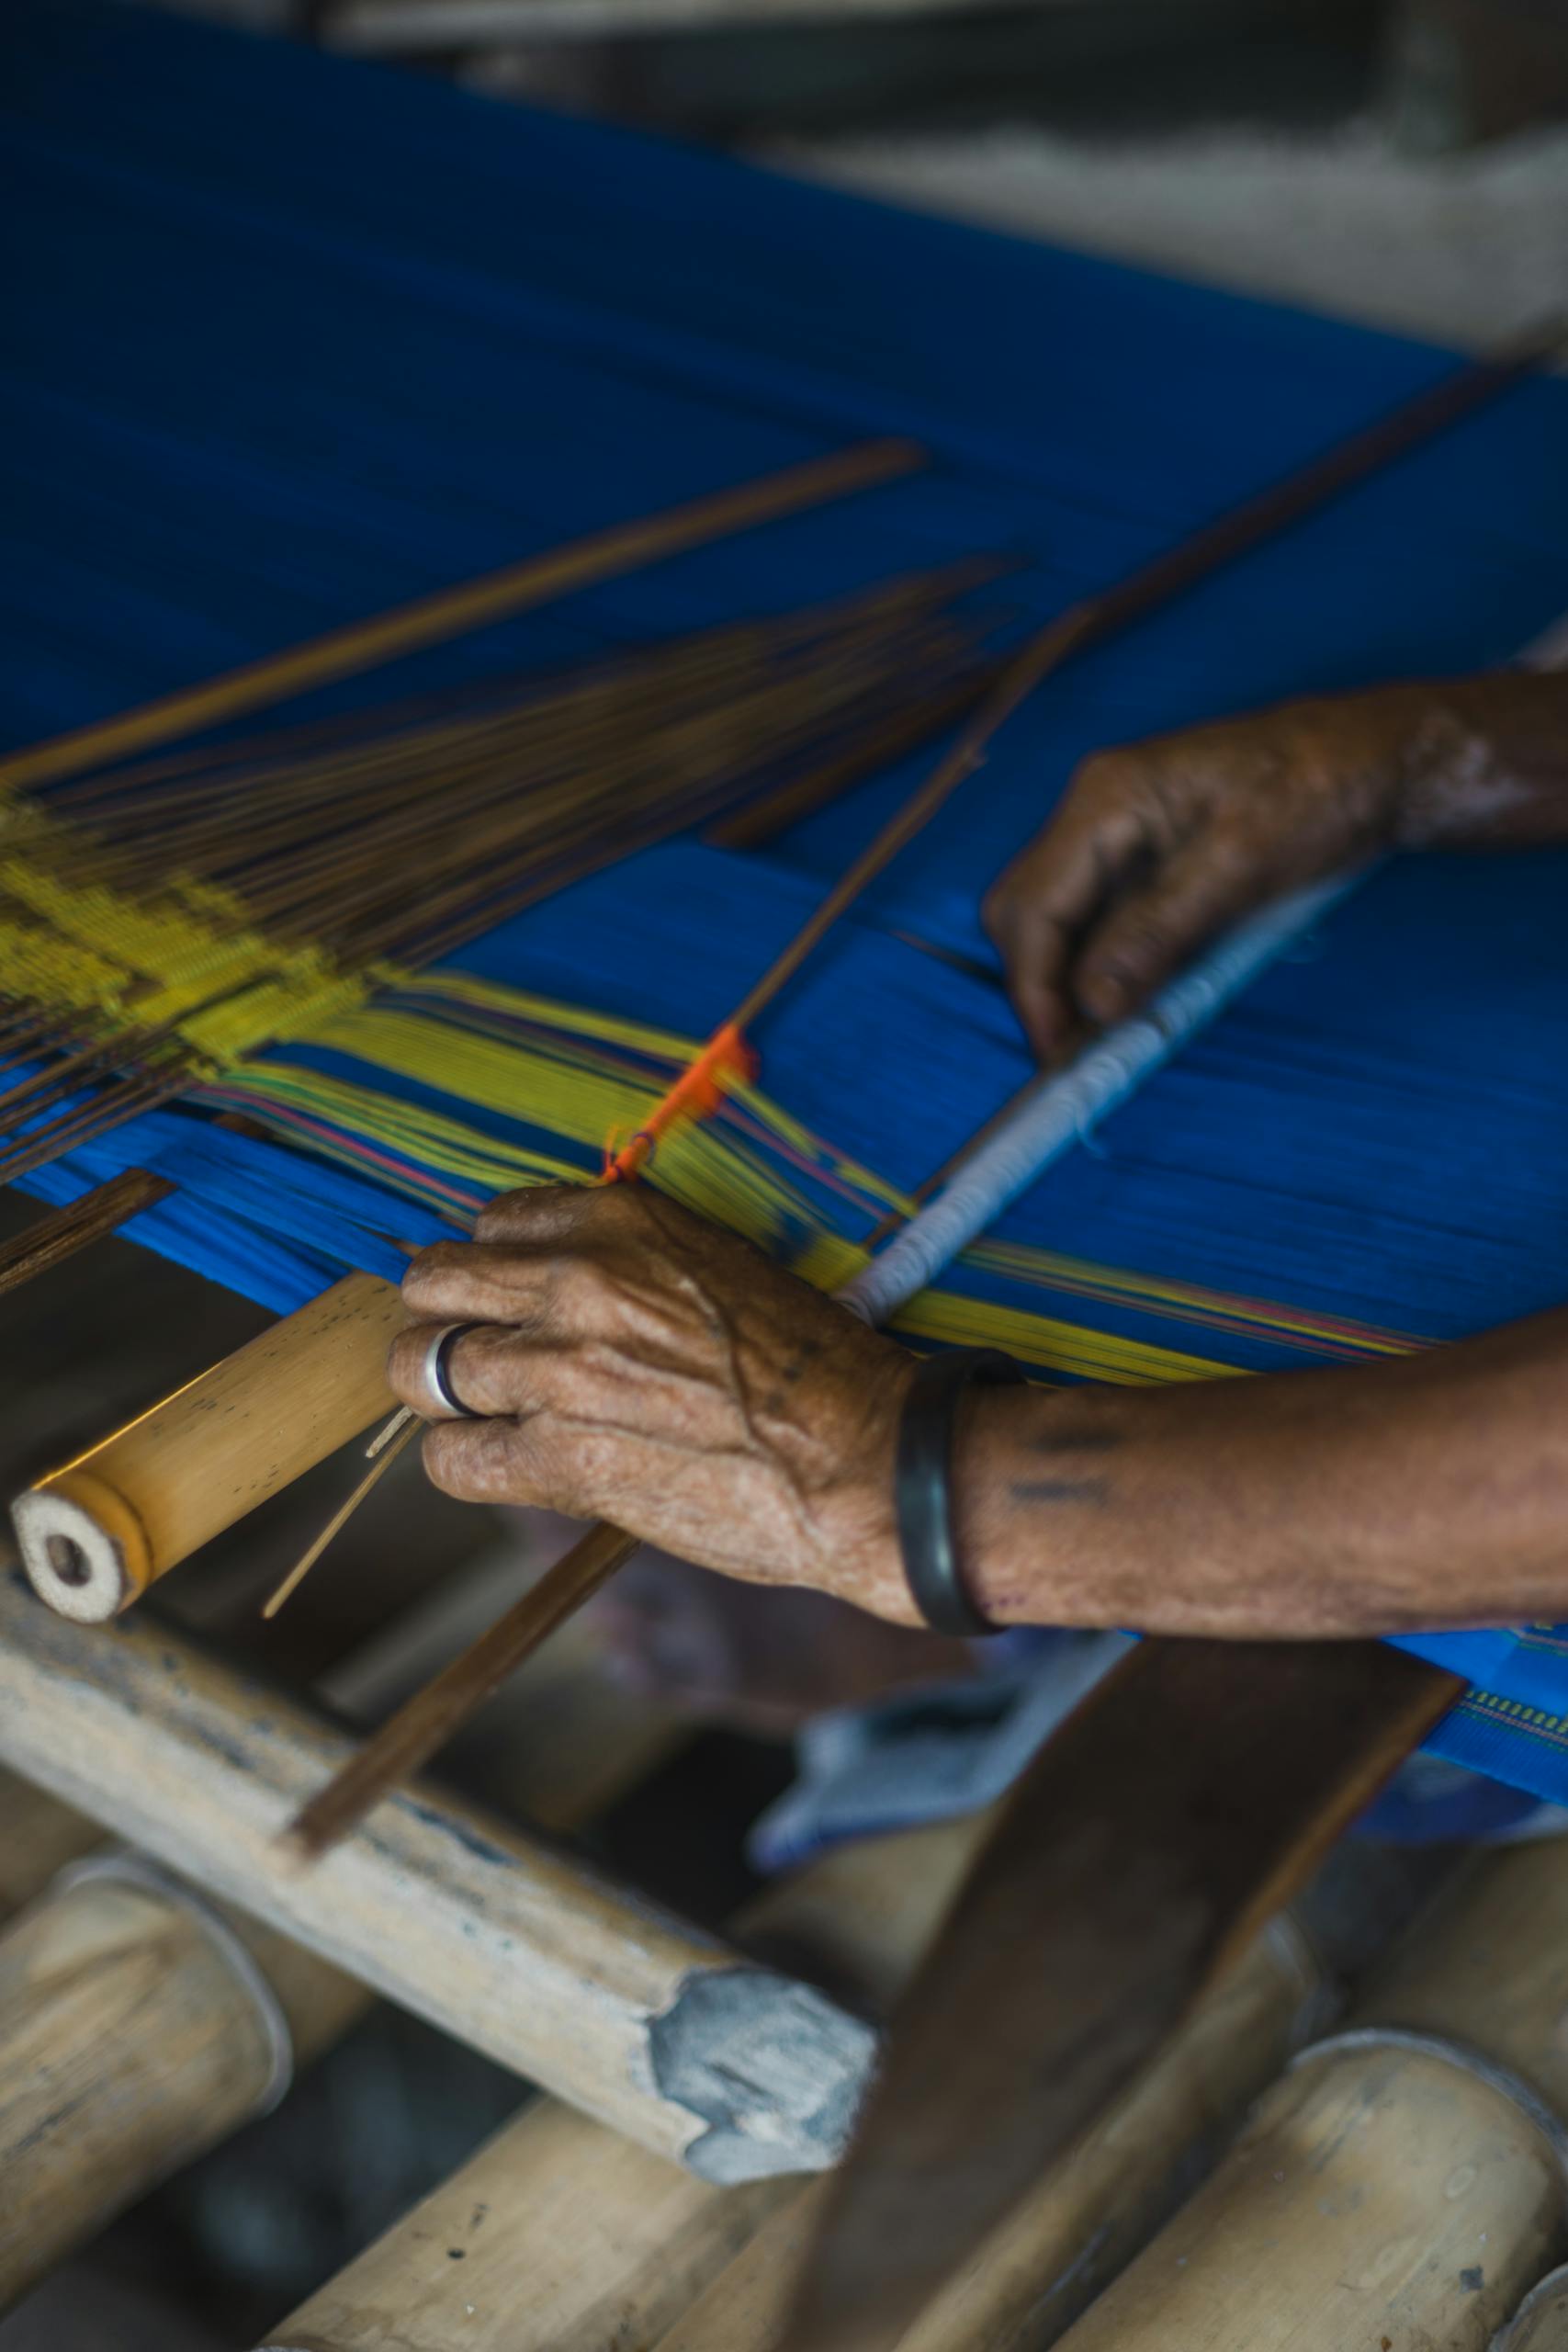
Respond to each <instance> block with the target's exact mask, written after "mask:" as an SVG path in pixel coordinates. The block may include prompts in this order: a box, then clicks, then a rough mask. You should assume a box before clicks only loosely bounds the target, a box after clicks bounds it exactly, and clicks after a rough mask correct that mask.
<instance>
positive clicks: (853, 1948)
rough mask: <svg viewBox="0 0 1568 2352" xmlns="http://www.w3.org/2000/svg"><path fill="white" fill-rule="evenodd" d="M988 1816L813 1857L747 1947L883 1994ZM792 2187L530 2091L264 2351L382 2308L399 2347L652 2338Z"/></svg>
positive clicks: (755, 1914) (910, 1957)
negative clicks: (665, 2146) (661, 2148)
mask: <svg viewBox="0 0 1568 2352" xmlns="http://www.w3.org/2000/svg"><path fill="white" fill-rule="evenodd" d="M982 1826H983V1824H982V1820H981V1817H979V1816H976V1817H975V1818H973V1819H971V1820H969V1821H964V1822H955V1823H953V1824H951V1825H948V1826H943V1827H942V1828H941V1829H932V1830H922V1831H916V1832H913V1833H910V1834H908V1835H904V1836H899V1837H892V1838H877V1839H873V1840H869V1841H867V1842H865V1843H863V1844H857V1845H854V1846H850V1847H845V1848H843V1849H840V1850H839V1851H838V1852H836V1853H833V1854H831V1855H829V1856H827V1857H825V1858H824V1859H823V1860H818V1861H815V1862H811V1863H808V1864H807V1865H806V1866H805V1868H804V1869H802V1870H800V1871H796V1872H795V1873H794V1874H793V1875H792V1876H791V1877H789V1878H787V1879H784V1880H782V1881H781V1882H780V1883H778V1884H777V1885H776V1886H775V1887H773V1888H770V1889H769V1890H768V1891H767V1892H766V1893H765V1894H763V1895H762V1896H761V1898H760V1900H759V1901H758V1902H757V1903H756V1904H754V1905H750V1906H749V1907H748V1909H747V1911H746V1913H745V1914H744V1916H743V1922H742V1927H743V1931H744V1933H745V1935H746V1939H747V1942H748V1944H749V1945H750V1944H751V1943H752V1942H754V1941H758V1940H760V1941H761V1944H762V1946H763V1947H764V1949H766V1950H768V1951H776V1950H779V1949H783V1948H785V1947H787V1949H788V1951H790V1953H791V1954H792V1955H793V1956H795V1957H796V1958H799V1957H801V1956H803V1955H806V1954H808V1955H809V1956H810V1960H811V1963H812V1965H813V1967H814V1969H816V1970H817V1971H818V1973H822V1974H824V1975H826V1976H828V1977H829V1978H831V1979H832V1981H834V1982H835V1983H843V1984H844V1985H849V1986H852V1987H853V1988H854V1989H855V1991H856V1992H857V1993H860V1994H863V1995H870V1996H874V1998H876V1999H878V2000H882V1999H884V1998H886V1996H890V1995H891V1994H892V1993H893V1992H894V1991H896V1990H897V1985H899V1984H900V1983H901V1982H902V1980H903V1978H904V1977H905V1976H906V1975H907V1974H908V1970H909V1969H910V1968H911V1967H912V1966H913V1964H914V1962H915V1960H916V1959H917V1958H918V1956H919V1951H920V1950H921V1949H922V1948H923V1946H924V1944H925V1942H926V1941H927V1940H928V1939H929V1937H930V1934H931V1928H933V1926H934V1924H935V1918H936V1916H937V1915H938V1914H939V1913H940V1910H941V1908H942V1904H943V1902H944V1901H945V1899H946V1896H947V1895H948V1894H950V1893H951V1891H952V1889H953V1885H954V1884H955V1883H957V1881H958V1879H959V1878H960V1877H961V1876H962V1874H963V1872H964V1870H965V1868H966V1867H967V1865H968V1862H969V1860H970V1859H971V1858H972V1855H973V1851H974V1847H975V1844H976V1840H977V1838H978V1837H979V1835H980V1832H981V1828H982ZM795 2194H796V2190H795V2184H794V2183H790V2182H784V2181H777V2180H774V2181H766V2182H760V2183H754V2184H751V2185H750V2186H748V2187H743V2188H725V2189H719V2188H713V2187H710V2186H708V2185H707V2184H706V2183H705V2182H702V2181H699V2180H696V2179H694V2177H692V2176H691V2175H690V2174H689V2173H688V2174H682V2173H679V2172H676V2171H675V2170H673V2169H672V2168H671V2166H670V2165H666V2164H663V2163H660V2161H659V2159H658V2158H657V2157H654V2156H650V2155H649V2154H647V2153H646V2151H644V2150H643V2149H641V2148H637V2147H634V2146H632V2145H631V2144H630V2143H628V2142H626V2141H625V2140H621V2139H617V2138H616V2137H615V2135H614V2134H613V2133H612V2132H609V2131H605V2130H604V2128H603V2126H601V2125H599V2124H596V2123H592V2122H590V2121H589V2120H587V2119H586V2118H585V2117H583V2116H581V2115H575V2114H572V2113H570V2111H569V2110H568V2109H564V2108H562V2107H560V2106H558V2105H557V2104H556V2103H555V2102H554V2101H545V2100H541V2101H540V2102H539V2103H538V2104H537V2105H536V2106H535V2107H532V2108H530V2109H527V2111H526V2112H525V2114H523V2115H522V2116H521V2117H519V2118H518V2119H517V2120H516V2121H514V2122H513V2123H509V2124H507V2125H506V2126H505V2127H504V2128H503V2129H502V2131H500V2132H499V2133H498V2134H497V2136H496V2138H495V2139H493V2140H492V2141H491V2143H489V2145H488V2146H487V2147H485V2148H482V2149H481V2150H480V2151H479V2154H477V2155H475V2156H473V2157H472V2158H470V2160H469V2161H468V2164H466V2165H463V2166H462V2167H461V2168H460V2169H459V2170H458V2171H457V2173H455V2174H454V2175H453V2177H451V2179H450V2180H448V2181H446V2182H445V2183H444V2184H443V2186H442V2187H441V2188H438V2189H436V2190H435V2191H434V2193H433V2194H432V2195H431V2196H430V2197H428V2198H427V2199H425V2200H424V2202H423V2204H422V2205H420V2206H417V2207H416V2208H415V2209H414V2211H412V2213H410V2214H409V2215H408V2216H407V2217H406V2218H405V2219H404V2220H403V2221H401V2222H399V2223H398V2224H397V2225H396V2226H395V2227H394V2228H393V2229H392V2230H390V2231H389V2232H388V2233H387V2235H386V2236H385V2237H383V2238H381V2239H380V2240H379V2241H378V2243H377V2244H376V2245H372V2246H370V2247H368V2248H367V2250H366V2252H365V2253H364V2254H362V2255H361V2256H359V2257H358V2258H357V2260H355V2262H353V2263H351V2264H350V2265H349V2266H348V2267H347V2268H346V2269H345V2270H344V2271H343V2272H342V2273H341V2274H340V2275H339V2277H338V2278H334V2279H333V2280H332V2281H331V2282H330V2283H329V2284H328V2285H327V2286H325V2287H323V2288H321V2290H319V2291H318V2292H317V2293H316V2294H314V2295H312V2296H311V2297H310V2299H309V2301H306V2302H305V2303H304V2304H302V2305H301V2306H300V2308H299V2310H298V2311H296V2312H294V2313H293V2315H292V2316H291V2317H290V2318H288V2319H287V2320H284V2321H283V2322H281V2323H280V2325H279V2327H278V2329H277V2331H276V2338H275V2341H274V2343H273V2344H272V2345H271V2346H269V2347H268V2352H386V2346H387V2343H388V2328H389V2314H395V2315H396V2317H395V2334H396V2340H397V2343H398V2346H399V2352H453V2347H454V2346H462V2347H463V2352H611V2347H615V2352H633V2347H636V2352H647V2347H648V2346H650V2345H651V2344H653V2343H654V2341H655V2340H656V2339H657V2338H658V2337H659V2336H660V2335H662V2333H663V2332H664V2331H665V2330H666V2329H667V2328H669V2327H670V2326H671V2324H673V2323H674V2322H675V2321H676V2320H677V2319H678V2318H679V2316H680V2314H681V2312H683V2311H684V2310H685V2309H686V2308H687V2307H688V2306H689V2305H690V2304H691V2302H692V2301H694V2298H695V2297H696V2296H697V2295H698V2294H700V2293H701V2292H702V2290H703V2289H704V2288H705V2286H706V2285H707V2283H708V2281H709V2280H710V2279H711V2278H713V2277H715V2275H716V2273H718V2272H720V2271H721V2270H722V2269H723V2268H724V2267H725V2266H726V2264H727V2263H728V2261H729V2260H730V2259H731V2258H732V2257H733V2256H736V2255H738V2254H739V2251H740V2249H741V2247H742V2246H743V2245H745V2244H746V2242H747V2241H748V2239H749V2238H750V2236H751V2235H752V2233H754V2232H755V2231H756V2229H757V2228H758V2227H759V2225H760V2224H761V2222H763V2221H764V2220H765V2219H766V2217H767V2216H768V2214H769V2213H771V2212H773V2211H777V2210H778V2209H779V2208H780V2207H781V2205H784V2204H787V2203H791V2202H793V2200H794V2199H795ZM454 2250H456V2252H457V2255H458V2256H460V2257H461V2258H460V2259H459V2260H457V2261H454V2259H453V2253H454Z"/></svg>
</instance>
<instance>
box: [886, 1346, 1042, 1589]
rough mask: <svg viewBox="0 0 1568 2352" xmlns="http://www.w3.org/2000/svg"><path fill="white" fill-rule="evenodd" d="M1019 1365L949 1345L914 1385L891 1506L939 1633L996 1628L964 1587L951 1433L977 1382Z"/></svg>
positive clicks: (910, 1573)
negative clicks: (968, 1390)
mask: <svg viewBox="0 0 1568 2352" xmlns="http://www.w3.org/2000/svg"><path fill="white" fill-rule="evenodd" d="M1023 1377H1024V1374H1023V1367H1022V1366H1021V1364H1018V1363H1014V1361H1013V1359H1012V1357H1011V1356H1007V1355H1003V1353H1002V1352H1001V1351H1000V1349H999V1348H949V1349H947V1350H945V1351H943V1352H942V1354H941V1355H934V1356H927V1357H926V1358H925V1359H924V1360H923V1362H922V1363H920V1365H919V1370H918V1371H917V1372H916V1374H915V1377H914V1379H913V1380H912V1381H911V1382H910V1384H909V1393H908V1396H907V1397H905V1399H904V1418H903V1419H902V1420H901V1421H900V1423H899V1425H898V1451H897V1457H896V1459H895V1464H894V1471H893V1505H894V1510H896V1512H897V1520H898V1542H899V1544H900V1546H901V1548H902V1551H903V1554H904V1574H905V1575H906V1576H907V1577H908V1580H909V1590H910V1592H911V1593H912V1594H913V1596H914V1600H915V1606H916V1608H917V1609H919V1612H920V1614H921V1616H922V1617H923V1618H924V1619H925V1621H926V1623H927V1624H928V1625H930V1626H931V1628H932V1630H933V1632H936V1633H938V1634H997V1633H1000V1631H1001V1630H1002V1629H1001V1627H1000V1626H999V1625H993V1624H992V1623H991V1621H990V1619H989V1618H988V1617H984V1616H982V1615H981V1613H980V1611H979V1610H978V1609H976V1606H975V1603H974V1602H973V1601H972V1600H970V1598H969V1595H968V1593H967V1592H966V1590H965V1589H964V1577H963V1574H962V1571H961V1569H960V1567H959V1562H958V1544H957V1539H956V1537H955V1535H954V1533H953V1495H952V1474H953V1430H954V1427H955V1425H956V1422H957V1418H958V1406H959V1400H960V1398H961V1397H963V1394H964V1390H965V1388H967V1387H968V1385H969V1384H970V1382H971V1381H972V1380H979V1381H984V1382H985V1383H987V1385H992V1386H994V1385H999V1384H1001V1383H1002V1382H1004V1381H1016V1380H1021V1379H1022V1378H1023Z"/></svg>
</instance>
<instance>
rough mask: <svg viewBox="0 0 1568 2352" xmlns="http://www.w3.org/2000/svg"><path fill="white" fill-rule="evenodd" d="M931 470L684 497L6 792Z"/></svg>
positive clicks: (26, 762)
mask: <svg viewBox="0 0 1568 2352" xmlns="http://www.w3.org/2000/svg"><path fill="white" fill-rule="evenodd" d="M925 462H926V458H925V453H924V451H923V450H921V449H920V448H919V447H917V445H916V444H915V443H914V442H912V441H894V440H888V441H867V442H863V443H861V444H860V445H859V446H858V447H853V448H850V449H842V450H836V451H835V452H834V453H833V454H832V455H831V456H829V457H826V458H810V459H808V460H807V462H806V463H805V464H803V465H798V466H789V467H786V468H784V469H783V470H782V471H781V472H779V473H773V474H764V475H762V476H761V477H760V478H759V479H758V480H757V481H749V482H741V483H739V484H738V485H736V486H735V487H734V488H732V489H729V490H723V491H715V492H711V493H710V494H709V495H708V496H706V497H703V498H694V499H691V500H688V501H687V502H686V503H683V504H682V505H679V506H671V507H669V508H667V509H666V510H665V511H664V512H663V513H662V514H656V515H645V516H642V517H640V518H639V519H638V520H637V521H635V522H630V523H616V524H613V525H611V526H609V528H608V529H605V530H602V531H591V532H589V533H588V534H587V536H586V537H583V538H581V539H572V540H569V541H568V543H567V544H566V545H565V546H564V547H558V548H548V549H547V551H546V552H545V553H544V554H542V555H536V556H529V557H526V558H525V560H523V561H522V562H521V563H513V564H508V565H506V566H505V567H504V568H503V569H502V570H501V571H491V572H486V573H484V574H482V575H481V576H480V577H479V579H477V580H468V581H464V582H460V583H459V584H458V585H457V587H455V588H442V589H437V590H436V591H435V592H434V594H432V595H428V596H420V597H416V598H415V599H414V601H413V602H412V604H407V605H394V606H393V608H392V609H391V610H390V611H389V612H385V613H379V614H377V615H376V616H374V617H373V618H371V619H369V620H365V621H353V622H351V623H349V625H348V626H347V627H346V628H335V629H329V630H327V631H326V632H325V633H324V634H323V635H322V636H321V637H315V638H310V639H307V640H306V641H305V643H304V644H302V645H297V646H294V647H291V648H290V649H289V650H288V651H287V652H285V653H276V654H271V655H269V656H267V657H266V658H265V660H262V661H259V662H245V663H244V664H243V665H242V667H241V668H239V669H237V670H230V671H227V672H226V673H224V674H223V675H222V676H221V677H219V678H209V679H206V680H204V681H203V683H202V684H200V685H197V686H186V687H183V688H181V689H180V690H179V691H178V692H177V693H175V694H171V695H160V696H159V697H158V699H157V700H156V701H154V702H149V703H143V704H141V707H139V708H138V709H135V710H130V711H124V712H121V713H119V714H118V716H116V717H115V718H105V719H99V720H96V721H95V722H94V724H92V725H91V726H88V727H80V728H76V729H73V730H72V732H71V733H69V734H66V735H57V736H55V737H54V738H53V739H52V740H51V741H49V742H46V743H40V744H38V745H35V746H34V747H33V748H32V749H31V750H30V751H24V752H13V753H12V755H11V756H10V758H8V759H6V760H0V792H18V791H21V790H24V789H31V788H32V787H34V786H38V785H40V784H53V783H58V782H59V781H60V780H61V779H62V777H65V776H69V775H81V774H82V773H83V771H84V770H85V769H87V768H89V767H96V766H99V765H103V764H107V763H108V762H109V761H111V760H119V759H124V758H125V757H127V756H128V754H130V752H141V751H145V750H146V749H147V748H148V747H149V746H150V745H151V744H153V743H165V742H168V741H170V740H171V739H172V738H173V737H175V736H177V735H186V734H190V733H192V732H194V731H195V730H196V729H197V728H206V727H216V726H218V725H219V724H220V723H221V722H222V721H224V720H227V719H231V718H238V717H239V715H240V714H241V713H242V712H243V711H251V710H260V709H264V708H265V707H267V706H269V705H271V704H274V703H279V702H283V701H286V700H288V698H289V697H290V696H292V695H299V694H303V693H305V692H306V691H307V690H308V689H310V688H311V687H314V686H321V685H325V684H328V683H329V682H330V681H331V680H333V679H334V678H343V677H347V676H349V675H350V674H352V673H355V672H358V671H361V670H369V669H375V668H378V667H379V665H380V664H381V663H382V662H389V661H392V660H393V659H394V658H395V657H396V656H398V655H400V654H404V653H412V652H413V651H414V650H416V649H418V648H419V647H421V646H426V645H435V644H439V643H440V642H442V641H443V640H444V639H447V638H451V637H457V636H458V635H460V634H461V632H462V631H463V630H465V629H471V628H483V627H486V626H488V625H489V624H490V623H491V622H492V621H498V620H501V619H502V618H503V617H504V616H506V615H508V614H511V613H519V612H525V611H526V610H527V609H528V608H529V607H530V606H531V605H540V604H544V603H547V601H549V600H550V599H551V598H553V597H557V596H564V595H568V594H573V593H575V592H576V591H577V590H579V589H581V588H585V587H588V586H589V585H590V584H591V583H592V582H594V581H598V580H608V579H613V578H615V577H616V576H617V575H619V574H620V573H622V572H626V571H633V570H635V569H636V568H637V567H638V566H640V565H642V564H648V563H656V562H659V561H661V560H663V559H664V558H665V557H667V556H671V555H676V554H679V553H681V552H682V551H683V550H685V549H687V548H695V547H701V546H704V545H705V543H706V542H707V541H709V540H712V539H716V538H723V537H728V535H729V534H731V533H733V532H736V531H744V530H750V528H751V527H752V526H754V525H756V524H759V523H766V522H771V521H773V520H774V519H776V518H777V517H778V516H780V515H792V514H797V513H798V512H799V511H800V510H801V509H802V508H803V507H808V506H816V505H819V504H821V503H825V502H826V501H827V500H829V499H833V498H842V497H846V496H847V495H849V494H850V493H851V492H854V491H860V490H868V489H870V488H872V487H873V486H874V484H875V483H878V482H883V481H892V480H894V479H895V478H896V477H897V475H899V474H906V473H909V472H912V471H913V470H914V469H916V468H918V467H919V466H922V465H923V464H924V463H925Z"/></svg>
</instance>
